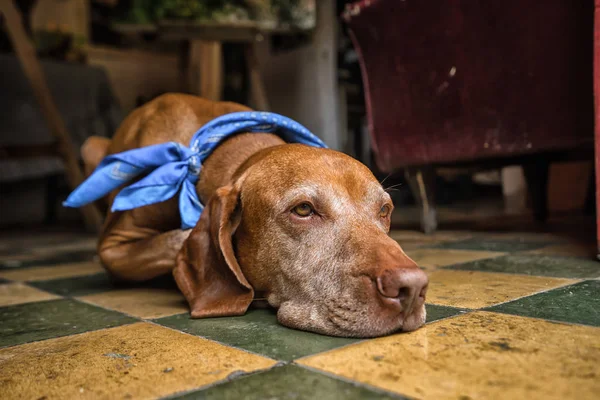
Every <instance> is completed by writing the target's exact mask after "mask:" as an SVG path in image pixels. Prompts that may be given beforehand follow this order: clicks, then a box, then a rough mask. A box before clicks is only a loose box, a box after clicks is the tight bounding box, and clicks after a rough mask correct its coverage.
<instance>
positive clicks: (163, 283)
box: [28, 272, 178, 297]
mask: <svg viewBox="0 0 600 400" xmlns="http://www.w3.org/2000/svg"><path fill="white" fill-rule="evenodd" d="M28 284H29V285H31V286H35V287H37V288H39V289H42V290H45V291H47V292H50V293H54V294H58V295H60V296H67V297H77V296H86V295H88V294H95V293H101V292H108V291H110V290H121V289H131V288H152V289H173V290H178V289H177V284H176V283H175V280H174V279H173V276H172V275H171V274H169V275H165V276H160V277H158V278H154V279H152V280H149V281H145V282H118V281H114V280H111V279H110V276H109V275H108V274H107V273H105V272H100V273H98V274H94V275H87V276H76V277H73V278H61V279H53V280H48V281H34V282H29V283H28Z"/></svg>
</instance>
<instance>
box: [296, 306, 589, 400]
mask: <svg viewBox="0 0 600 400" xmlns="http://www.w3.org/2000/svg"><path fill="white" fill-rule="evenodd" d="M299 363H300V364H304V365H307V366H309V367H312V368H317V369H320V370H323V371H327V372H329V373H333V374H336V375H341V376H343V377H345V378H348V379H352V380H356V381H360V382H363V383H367V384H369V385H373V386H376V387H379V388H382V389H385V390H389V391H392V392H396V393H400V394H403V395H408V396H414V397H417V398H422V399H582V400H583V399H590V400H591V399H597V398H598V393H600V379H599V374H600V369H599V365H600V328H593V327H584V326H576V325H563V324H556V323H551V322H547V321H542V320H535V319H528V318H523V317H516V316H509V315H502V314H495V313H487V312H476V313H471V314H466V315H463V316H460V317H456V318H450V319H447V320H443V321H440V322H437V323H433V324H430V325H426V326H425V327H424V328H421V329H419V330H417V331H415V332H412V333H409V334H399V335H394V336H388V337H385V338H381V339H376V340H370V341H365V342H361V343H359V344H356V345H352V346H348V347H345V348H342V349H338V350H333V351H330V352H327V353H323V354H320V355H316V356H311V357H308V358H305V359H302V360H300V361H299Z"/></svg>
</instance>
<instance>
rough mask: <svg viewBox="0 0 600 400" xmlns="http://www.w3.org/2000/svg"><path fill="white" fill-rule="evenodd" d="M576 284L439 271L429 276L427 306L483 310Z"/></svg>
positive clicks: (525, 277)
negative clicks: (437, 305) (436, 305)
mask: <svg viewBox="0 0 600 400" xmlns="http://www.w3.org/2000/svg"><path fill="white" fill-rule="evenodd" d="M574 282H577V281H576V280H573V279H562V278H546V277H538V276H525V275H511V274H498V273H491V272H479V271H453V270H452V271H450V270H442V269H440V270H437V271H433V272H431V273H430V274H429V291H428V292H427V302H428V303H431V304H439V305H443V306H453V307H464V308H483V307H488V306H491V305H494V304H498V303H504V302H506V301H509V300H513V299H517V298H519V297H523V296H527V295H530V294H533V293H537V292H542V291H546V290H549V289H552V288H555V287H559V286H565V285H568V284H571V283H574Z"/></svg>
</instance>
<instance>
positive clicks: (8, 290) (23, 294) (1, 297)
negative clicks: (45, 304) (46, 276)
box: [0, 283, 60, 307]
mask: <svg viewBox="0 0 600 400" xmlns="http://www.w3.org/2000/svg"><path fill="white" fill-rule="evenodd" d="M58 298H60V297H58V296H55V295H53V294H50V293H47V292H44V291H42V290H38V289H36V288H32V287H31V286H27V285H25V284H23V283H5V284H3V285H0V307H4V306H12V305H15V304H23V303H31V302H34V301H44V300H52V299H58Z"/></svg>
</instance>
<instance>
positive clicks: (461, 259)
mask: <svg viewBox="0 0 600 400" xmlns="http://www.w3.org/2000/svg"><path fill="white" fill-rule="evenodd" d="M405 251H406V254H407V255H408V256H409V257H410V258H412V259H413V260H414V261H415V262H416V263H417V264H419V266H420V267H422V268H423V269H425V270H426V271H428V272H429V271H434V270H436V269H437V268H439V267H444V266H446V265H452V264H460V263H465V262H469V261H475V260H481V259H484V258H492V257H498V256H501V255H503V254H504V253H500V252H491V251H471V250H454V249H408V250H405Z"/></svg>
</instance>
